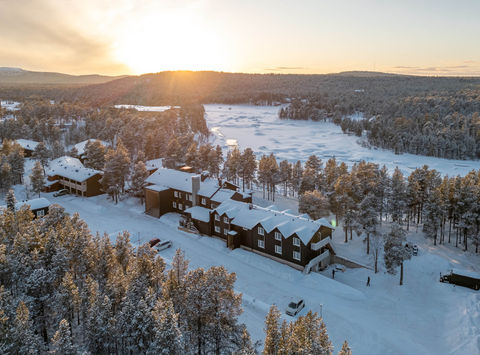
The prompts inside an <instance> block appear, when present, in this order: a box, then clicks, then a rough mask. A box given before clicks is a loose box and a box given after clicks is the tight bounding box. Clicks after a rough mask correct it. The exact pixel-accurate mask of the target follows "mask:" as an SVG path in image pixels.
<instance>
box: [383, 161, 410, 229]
mask: <svg viewBox="0 0 480 355" xmlns="http://www.w3.org/2000/svg"><path fill="white" fill-rule="evenodd" d="M406 188H407V187H406V185H405V179H404V178H403V174H402V171H401V170H400V169H399V168H398V166H397V167H396V168H395V170H394V171H393V174H392V182H391V185H390V189H389V191H388V202H389V203H388V209H387V210H388V212H389V213H390V215H391V216H392V221H393V222H396V223H399V224H401V223H402V219H403V214H404V213H405V209H406V206H407V202H406V197H407V196H406V193H407V191H406Z"/></svg>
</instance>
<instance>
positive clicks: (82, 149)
mask: <svg viewBox="0 0 480 355" xmlns="http://www.w3.org/2000/svg"><path fill="white" fill-rule="evenodd" d="M96 140H98V139H87V140H85V141H83V142H80V143H77V144H75V145H74V147H75V149H76V150H77V152H78V155H83V154H85V147H86V146H87V143H88V142H94V141H96ZM98 141H99V142H100V143H102V145H103V146H105V147H108V146H109V145H110V143H108V142H105V141H101V140H98Z"/></svg>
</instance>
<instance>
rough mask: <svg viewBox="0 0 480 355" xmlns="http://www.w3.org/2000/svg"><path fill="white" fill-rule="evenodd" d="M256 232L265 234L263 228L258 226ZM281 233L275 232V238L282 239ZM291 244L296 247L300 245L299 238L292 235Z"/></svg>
mask: <svg viewBox="0 0 480 355" xmlns="http://www.w3.org/2000/svg"><path fill="white" fill-rule="evenodd" d="M258 234H259V235H265V230H264V229H263V228H262V227H258ZM282 237H283V236H282V233H280V232H275V240H280V241H281V240H282ZM293 245H295V246H296V247H299V246H300V239H299V238H297V237H293Z"/></svg>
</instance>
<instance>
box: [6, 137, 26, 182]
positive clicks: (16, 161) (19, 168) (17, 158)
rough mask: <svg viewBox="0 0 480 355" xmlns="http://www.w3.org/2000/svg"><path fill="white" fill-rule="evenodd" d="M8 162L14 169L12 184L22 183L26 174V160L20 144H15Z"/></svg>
mask: <svg viewBox="0 0 480 355" xmlns="http://www.w3.org/2000/svg"><path fill="white" fill-rule="evenodd" d="M7 160H8V163H9V164H10V166H11V168H12V178H13V181H12V183H13V184H20V183H22V181H23V174H24V172H25V158H24V157H23V148H22V147H21V146H20V145H19V144H13V145H12V149H11V151H10V153H9V154H8V156H7Z"/></svg>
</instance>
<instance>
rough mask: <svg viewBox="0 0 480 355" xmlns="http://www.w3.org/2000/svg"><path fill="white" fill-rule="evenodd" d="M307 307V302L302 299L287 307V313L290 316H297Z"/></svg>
mask: <svg viewBox="0 0 480 355" xmlns="http://www.w3.org/2000/svg"><path fill="white" fill-rule="evenodd" d="M304 307H305V302H304V301H303V300H302V299H300V298H299V299H296V300H293V301H292V302H290V303H289V304H288V306H287V310H286V311H285V313H287V314H288V315H289V316H292V317H294V316H296V315H297V314H298V313H299V312H300V311H301V310H302V309H303V308H304Z"/></svg>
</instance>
